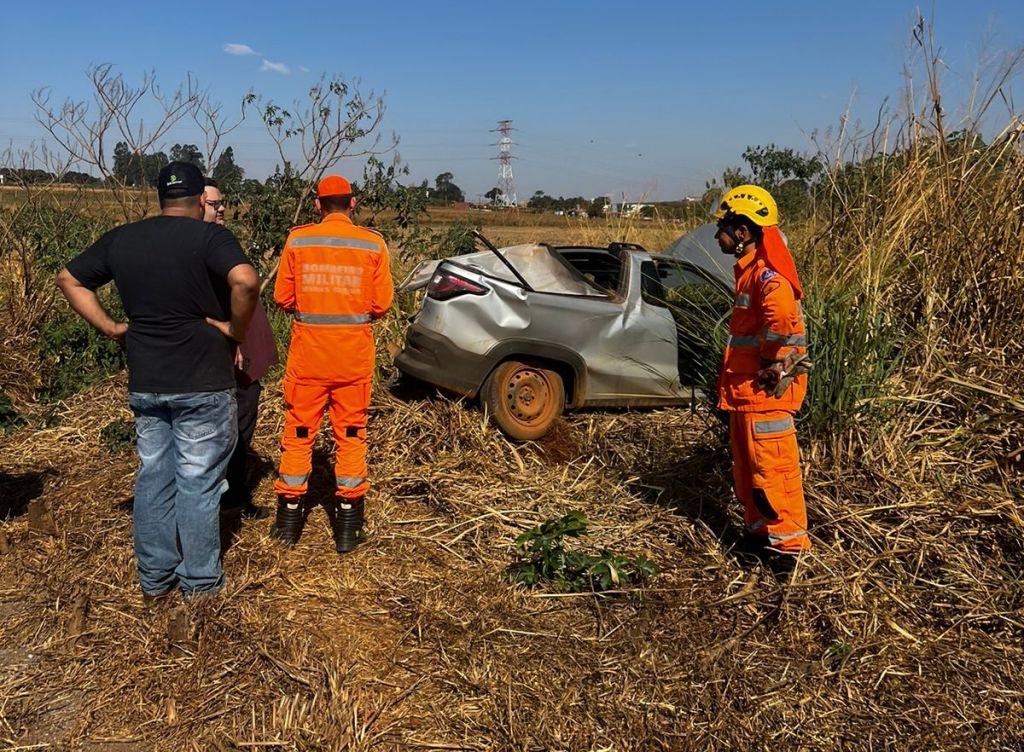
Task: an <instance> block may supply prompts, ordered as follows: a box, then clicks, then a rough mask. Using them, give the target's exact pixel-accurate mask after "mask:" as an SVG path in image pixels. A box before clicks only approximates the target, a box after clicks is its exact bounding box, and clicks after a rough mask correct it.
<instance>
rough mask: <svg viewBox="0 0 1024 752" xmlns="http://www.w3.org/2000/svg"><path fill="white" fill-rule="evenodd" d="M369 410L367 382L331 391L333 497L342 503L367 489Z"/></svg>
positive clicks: (368, 486)
mask: <svg viewBox="0 0 1024 752" xmlns="http://www.w3.org/2000/svg"><path fill="white" fill-rule="evenodd" d="M369 407H370V382H369V381H367V382H366V383H365V384H350V385H347V386H336V387H332V388H331V428H332V429H333V431H334V477H335V493H336V494H337V495H338V496H339V497H341V498H343V499H358V498H359V497H360V496H363V495H365V494H366V492H367V491H368V490H369V488H370V484H369V482H368V481H367V479H366V475H367V472H366V413H367V410H368V409H369Z"/></svg>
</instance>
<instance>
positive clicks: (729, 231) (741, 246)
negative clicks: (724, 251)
mask: <svg viewBox="0 0 1024 752" xmlns="http://www.w3.org/2000/svg"><path fill="white" fill-rule="evenodd" d="M719 232H724V233H725V234H726V235H728V236H729V237H730V238H731V239H732V242H733V245H735V246H736V250H734V251H733V252H732V254H733V256H736V257H737V258H739V257H740V256H742V255H743V254H744V253H746V252H747V251H746V247H747V244H746V243H744V242H743V241H742V240H740V239H739V238H737V237H736V231H735V230H733V228H732V227H730V226H729V225H724V226H722V227H721V228H720V229H719Z"/></svg>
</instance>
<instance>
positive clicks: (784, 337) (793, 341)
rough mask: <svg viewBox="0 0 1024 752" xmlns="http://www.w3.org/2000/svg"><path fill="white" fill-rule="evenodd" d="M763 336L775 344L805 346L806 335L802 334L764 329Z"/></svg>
mask: <svg viewBox="0 0 1024 752" xmlns="http://www.w3.org/2000/svg"><path fill="white" fill-rule="evenodd" d="M764 338H765V339H766V340H768V341H769V342H773V343H775V344H777V345H791V346H792V347H807V337H806V335H803V334H776V333H775V332H770V331H766V332H765V333H764Z"/></svg>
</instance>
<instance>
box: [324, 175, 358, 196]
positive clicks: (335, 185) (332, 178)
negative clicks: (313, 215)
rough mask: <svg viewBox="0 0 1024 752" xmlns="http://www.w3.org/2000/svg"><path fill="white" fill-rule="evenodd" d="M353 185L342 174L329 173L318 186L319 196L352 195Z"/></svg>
mask: <svg viewBox="0 0 1024 752" xmlns="http://www.w3.org/2000/svg"><path fill="white" fill-rule="evenodd" d="M351 194H352V186H351V185H349V182H348V181H347V180H345V178H343V177H342V176H341V175H328V176H327V177H325V178H324V179H323V180H321V181H320V183H319V185H317V187H316V196H317V198H323V197H324V196H350V195H351Z"/></svg>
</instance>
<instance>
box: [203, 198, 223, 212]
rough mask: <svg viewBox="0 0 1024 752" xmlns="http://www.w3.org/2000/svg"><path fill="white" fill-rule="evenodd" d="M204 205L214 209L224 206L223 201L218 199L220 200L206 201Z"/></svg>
mask: <svg viewBox="0 0 1024 752" xmlns="http://www.w3.org/2000/svg"><path fill="white" fill-rule="evenodd" d="M206 205H207V206H212V207H213V208H214V209H215V210H216V209H220V208H222V207H223V206H224V202H223V201H220V200H218V201H207V202H206Z"/></svg>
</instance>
